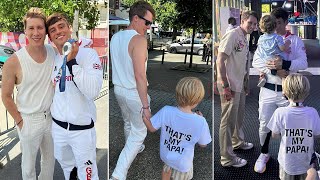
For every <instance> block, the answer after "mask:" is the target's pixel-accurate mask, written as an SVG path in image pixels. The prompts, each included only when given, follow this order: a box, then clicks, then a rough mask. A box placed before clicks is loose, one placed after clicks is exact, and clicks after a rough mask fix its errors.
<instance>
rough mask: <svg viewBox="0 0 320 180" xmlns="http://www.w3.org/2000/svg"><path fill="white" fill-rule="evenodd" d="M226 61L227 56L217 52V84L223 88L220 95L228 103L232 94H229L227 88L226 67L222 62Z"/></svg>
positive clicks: (229, 90)
mask: <svg viewBox="0 0 320 180" xmlns="http://www.w3.org/2000/svg"><path fill="white" fill-rule="evenodd" d="M227 59H228V55H227V54H225V53H223V52H219V53H218V57H217V61H216V63H217V82H218V83H219V85H220V86H223V87H222V89H223V92H220V93H221V94H223V95H224V98H225V99H226V100H227V101H229V100H231V98H232V96H233V95H232V93H231V89H230V87H229V82H228V79H227V72H226V66H225V63H224V61H226V60H227Z"/></svg>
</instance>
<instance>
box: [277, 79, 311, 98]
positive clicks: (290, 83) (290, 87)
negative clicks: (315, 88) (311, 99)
mask: <svg viewBox="0 0 320 180" xmlns="http://www.w3.org/2000/svg"><path fill="white" fill-rule="evenodd" d="M309 91H310V84H309V80H308V79H307V78H306V77H305V76H303V75H301V74H297V73H294V74H290V75H289V76H287V77H286V79H285V80H284V82H283V93H284V95H286V96H287V98H288V99H290V100H292V101H294V102H302V101H304V100H305V99H306V97H307V96H308V95H309Z"/></svg>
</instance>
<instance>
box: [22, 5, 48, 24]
mask: <svg viewBox="0 0 320 180" xmlns="http://www.w3.org/2000/svg"><path fill="white" fill-rule="evenodd" d="M29 18H39V19H42V20H43V24H44V25H46V15H45V14H44V12H43V11H42V9H41V8H38V7H32V8H30V9H29V10H28V11H27V13H26V14H25V15H24V17H23V26H24V29H26V27H27V19H29Z"/></svg>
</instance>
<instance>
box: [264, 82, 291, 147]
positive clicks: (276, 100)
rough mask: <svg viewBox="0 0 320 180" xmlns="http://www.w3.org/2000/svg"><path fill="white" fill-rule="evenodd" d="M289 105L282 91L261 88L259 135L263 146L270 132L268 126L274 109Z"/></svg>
mask: <svg viewBox="0 0 320 180" xmlns="http://www.w3.org/2000/svg"><path fill="white" fill-rule="evenodd" d="M288 105H289V101H288V100H287V99H286V98H285V97H283V94H282V91H278V92H277V91H273V90H270V89H267V88H264V87H262V88H260V94H259V121H260V126H259V137H260V144H261V146H262V145H263V144H264V141H265V139H266V137H267V134H268V133H269V132H270V129H269V128H267V124H268V123H269V121H270V119H271V117H272V115H273V113H274V111H275V110H276V109H277V108H278V107H285V106H288Z"/></svg>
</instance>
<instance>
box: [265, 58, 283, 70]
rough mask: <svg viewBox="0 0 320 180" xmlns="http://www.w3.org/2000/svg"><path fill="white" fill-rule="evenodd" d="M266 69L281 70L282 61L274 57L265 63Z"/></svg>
mask: <svg viewBox="0 0 320 180" xmlns="http://www.w3.org/2000/svg"><path fill="white" fill-rule="evenodd" d="M267 68H269V69H277V70H278V69H282V59H281V58H280V56H276V57H275V58H274V59H273V60H270V61H268V62H267Z"/></svg>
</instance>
